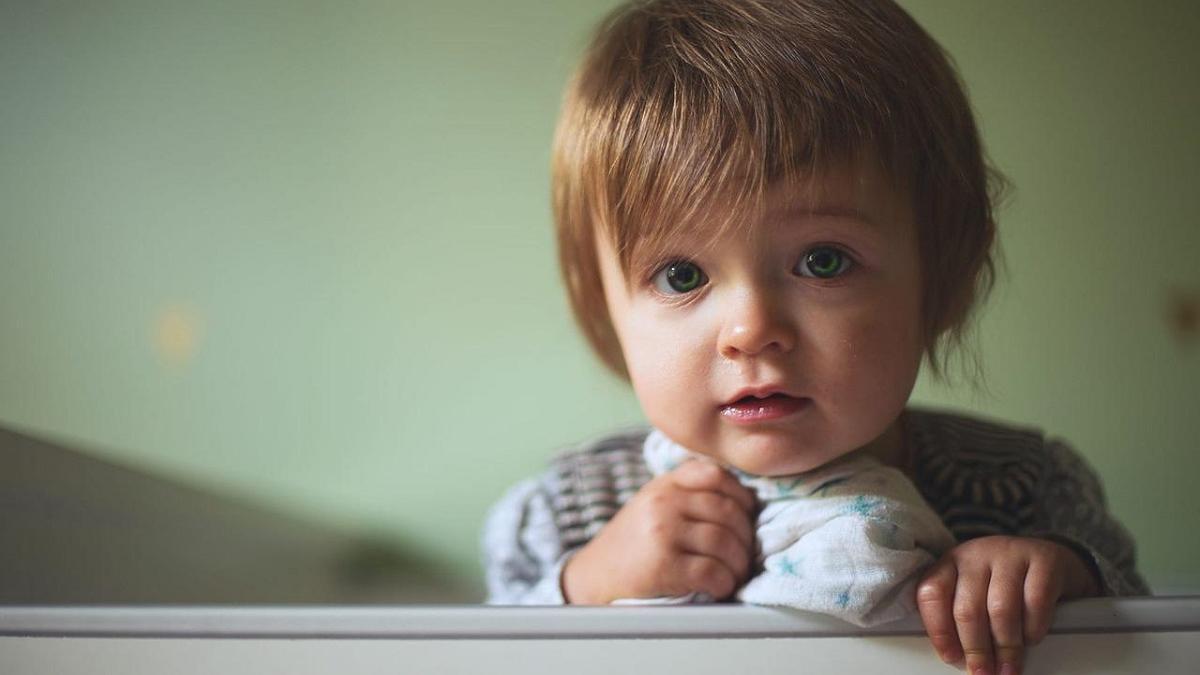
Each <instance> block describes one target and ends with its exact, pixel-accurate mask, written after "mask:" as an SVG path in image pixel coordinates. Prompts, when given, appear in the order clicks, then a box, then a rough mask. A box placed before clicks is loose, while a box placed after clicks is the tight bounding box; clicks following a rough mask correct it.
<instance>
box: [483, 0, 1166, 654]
mask: <svg viewBox="0 0 1200 675" xmlns="http://www.w3.org/2000/svg"><path fill="white" fill-rule="evenodd" d="M993 184H994V179H993V174H992V172H991V171H990V170H989V168H988V166H987V164H986V162H985V160H984V157H983V152H982V149H981V144H980V140H979V135H978V132H977V130H976V127H975V122H974V119H973V116H972V114H971V110H970V106H969V104H968V102H967V99H966V97H965V94H964V92H963V89H962V86H961V84H960V83H959V80H958V77H957V75H956V73H955V72H954V70H953V68H952V67H951V65H950V63H949V61H948V59H947V57H946V56H945V54H944V53H943V52H942V50H941V49H940V48H939V46H938V45H937V44H936V43H935V42H934V41H933V40H932V39H931V38H930V37H929V36H928V35H927V34H926V33H925V32H924V31H923V30H922V29H921V28H920V27H919V26H918V25H917V24H916V23H915V22H914V21H913V20H912V18H911V17H909V16H908V15H907V14H906V13H905V12H904V11H903V10H902V9H901V8H899V7H898V6H896V5H895V4H894V3H893V2H890V1H889V0H872V1H866V0H845V1H837V0H821V1H815V0H779V1H774V2H768V1H765V0H757V1H755V0H673V1H672V0H663V1H657V2H656V1H650V2H641V1H639V2H633V3H630V4H628V5H625V6H622V7H620V8H618V9H617V10H616V11H615V12H614V13H613V14H612V15H611V16H610V17H609V18H608V19H607V20H606V21H604V22H603V23H602V25H601V26H600V28H599V30H598V32H597V34H596V36H595V37H594V39H593V41H592V44H591V46H590V48H589V49H588V51H587V53H586V54H585V56H584V58H583V61H582V63H581V64H580V66H579V68H578V70H577V71H576V73H575V76H574V77H573V79H572V81H571V83H570V84H569V86H568V91H567V95H566V98H565V102H564V107H563V111H562V116H561V119H560V123H559V128H558V131H557V133H556V138H555V143H554V151H553V198H554V213H555V221H556V225H557V234H558V245H559V259H560V264H561V268H562V272H563V278H564V281H565V283H566V286H567V291H568V295H569V297H570V300H571V304H572V307H573V309H574V311H575V315H576V319H577V320H578V322H579V325H580V327H581V328H582V330H583V333H584V335H585V336H586V338H587V339H588V341H589V342H590V344H591V346H592V347H593V349H594V350H595V351H596V353H597V354H598V355H599V357H600V358H601V360H602V361H603V362H604V363H605V364H606V365H607V366H608V367H609V368H610V369H611V370H612V371H613V372H615V373H617V374H618V375H620V376H621V377H623V378H626V379H627V380H628V381H629V382H630V383H631V384H632V386H633V390H634V393H635V394H636V396H637V398H638V401H639V403H640V404H641V407H642V410H643V412H644V413H645V415H646V417H647V418H648V420H649V421H650V423H651V425H652V427H653V429H638V430H631V431H626V432H622V433H617V434H613V435H610V436H607V437H604V438H600V439H597V440H595V441H592V442H590V443H587V444H584V445H583V446H581V447H579V448H577V449H575V450H574V451H572V452H569V453H567V454H564V455H562V456H561V457H559V458H558V459H556V460H555V463H554V466H553V467H552V468H551V470H550V471H548V472H547V473H546V474H545V475H543V476H541V477H539V478H535V479H531V480H528V481H526V482H524V483H521V484H519V485H518V486H516V487H515V488H513V489H512V490H511V491H510V492H509V493H508V494H507V495H506V496H505V497H504V498H503V499H502V500H501V501H500V503H498V504H497V505H496V507H495V508H493V510H492V512H491V514H490V515H489V518H488V522H487V524H486V527H485V534H484V548H485V557H486V565H487V576H488V585H489V590H490V598H489V599H490V601H491V602H493V603H509V604H558V603H564V602H566V603H574V604H606V603H610V602H613V601H615V600H622V601H628V600H637V599H655V598H659V599H661V598H680V597H690V598H698V597H709V598H713V599H717V600H721V599H728V598H731V597H733V596H734V595H735V594H737V593H739V589H740V590H741V593H740V594H739V597H742V598H745V595H746V593H745V591H747V590H749V589H752V588H754V587H755V584H756V580H758V579H759V578H760V577H761V576H762V575H764V574H769V573H772V572H775V573H779V574H783V575H785V576H786V575H787V568H786V565H785V566H784V568H781V567H780V566H779V564H778V563H774V564H768V563H767V562H766V555H765V554H766V553H767V552H768V549H769V547H768V546H767V543H768V542H767V541H766V539H767V537H766V534H767V533H766V532H765V531H764V525H765V524H764V522H763V520H764V519H763V517H762V515H761V514H760V513H759V510H760V506H762V507H763V513H765V512H766V509H769V508H770V507H771V505H770V504H769V503H768V504H765V505H760V503H759V502H760V501H762V497H763V494H762V493H761V492H758V490H757V487H755V485H756V483H755V481H757V480H775V481H778V480H780V479H781V478H784V479H786V478H785V477H803V476H813V475H818V474H820V473H821V472H828V471H831V470H834V469H836V468H837V467H839V466H842V467H844V466H853V467H858V468H856V469H855V471H854V472H852V473H853V475H856V476H857V475H862V476H869V475H870V471H875V470H876V468H877V467H885V468H889V467H890V469H891V470H894V471H891V472H890V473H887V474H886V480H885V481H884V482H885V483H886V484H887V487H884V486H883V485H882V484H881V485H880V486H878V489H879V490H881V491H882V492H881V493H880V494H875V493H872V492H871V491H870V490H871V485H870V481H864V482H862V483H861V485H857V484H856V489H858V488H861V491H859V492H857V493H855V494H850V495H848V496H849V497H850V498H852V499H857V498H858V497H862V498H863V499H864V500H866V502H867V503H868V504H869V503H871V502H872V500H874V499H878V498H881V497H882V496H884V495H885V494H892V493H891V492H890V491H891V490H892V489H893V488H895V487H896V486H897V485H903V486H906V487H907V488H908V489H909V493H908V494H909V495H910V496H911V495H912V494H914V493H915V494H919V496H920V498H922V499H923V500H924V501H923V502H921V503H912V502H913V501H918V502H920V500H913V499H906V500H902V501H904V503H905V505H906V506H905V509H906V510H907V511H906V512H907V513H908V514H909V516H911V518H912V519H913V522H926V521H927V518H923V517H922V514H923V513H924V514H928V513H929V511H928V509H932V512H933V513H935V514H936V515H937V517H938V520H939V521H940V522H941V523H942V524H943V525H944V526H945V527H946V528H947V529H948V530H949V532H950V533H951V534H952V535H953V537H954V542H956V543H954V542H949V541H942V542H941V543H939V537H938V536H937V535H936V534H932V535H929V536H924V535H920V536H918V533H917V532H916V531H915V530H913V531H910V532H908V533H907V535H906V536H900V537H896V538H893V540H890V541H889V540H887V538H886V537H875V538H874V540H873V541H875V542H876V543H879V542H882V543H883V544H884V548H887V549H890V550H896V551H910V552H916V553H921V552H924V553H925V554H927V560H926V562H929V561H934V560H935V557H936V556H935V554H937V553H939V552H940V551H941V549H943V548H945V547H946V546H950V544H951V543H954V545H953V546H950V548H949V550H948V551H946V552H945V553H944V555H941V556H940V557H936V562H934V563H933V564H932V565H930V566H929V567H928V568H927V569H924V571H923V572H922V571H921V570H919V569H918V570H915V571H913V570H909V572H906V573H904V574H897V575H893V576H890V577H886V578H883V579H882V582H881V583H878V584H876V586H875V587H874V588H873V589H869V590H872V592H871V593H864V594H862V595H861V596H859V597H860V599H862V603H861V604H860V606H859V608H858V609H859V610H860V611H859V613H858V615H857V616H858V617H859V618H858V620H859V622H860V623H868V622H871V620H872V619H871V617H872V616H876V617H879V616H885V617H886V618H894V616H895V614H896V613H895V612H894V611H892V610H888V611H887V612H884V613H883V614H875V615H872V614H871V611H872V608H874V607H883V606H884V604H887V603H886V601H887V599H888V598H892V599H896V598H899V599H900V601H901V602H902V603H904V602H906V603H907V606H908V607H916V609H917V610H918V611H919V612H920V616H921V619H922V621H923V623H924V625H925V627H926V630H927V632H928V634H929V636H930V638H931V640H932V642H933V646H934V648H935V649H936V650H937V651H938V653H939V655H940V656H941V657H942V658H943V659H944V660H946V661H947V662H952V663H963V664H964V665H966V666H967V667H968V668H970V669H971V671H972V672H1012V673H1015V672H1019V671H1020V668H1021V663H1022V657H1023V648H1024V646H1025V645H1028V644H1034V643H1036V642H1038V641H1039V640H1040V639H1041V638H1042V637H1043V636H1044V635H1045V633H1046V631H1047V630H1048V627H1049V624H1050V620H1051V618H1052V615H1053V610H1054V606H1055V604H1056V603H1057V601H1058V600H1060V599H1063V598H1072V597H1083V596H1089V595H1098V594H1114V595H1115V594H1135V593H1144V592H1145V586H1144V584H1143V582H1142V581H1141V579H1140V577H1139V576H1138V574H1137V572H1136V569H1135V564H1134V556H1133V542H1132V540H1131V539H1130V537H1129V535H1128V534H1127V532H1126V531H1125V530H1124V529H1123V528H1122V527H1121V526H1120V525H1119V524H1118V523H1117V522H1116V521H1115V520H1114V519H1113V518H1112V517H1111V516H1110V515H1109V514H1108V512H1107V509H1106V506H1105V503H1104V498H1103V493H1102V490H1101V488H1100V485H1099V483H1098V481H1097V479H1096V477H1095V475H1094V473H1093V472H1092V471H1091V470H1090V469H1089V468H1088V467H1087V465H1086V464H1085V463H1084V462H1083V461H1082V460H1081V459H1080V458H1079V457H1078V456H1077V455H1076V454H1075V453H1074V452H1073V451H1072V450H1071V449H1070V448H1069V447H1068V446H1067V445H1066V444H1065V443H1063V442H1062V441H1058V440H1054V439H1048V438H1046V437H1044V436H1043V435H1042V434H1041V433H1040V432H1038V431H1036V430H1031V429H1026V428H1021V427H1014V426H1010V425H1006V424H1001V423H998V422H993V421H987V420H983V419H976V418H971V417H967V416H962V415H955V414H950V413H945V412H937V411H932V410H922V409H918V408H914V407H911V406H908V397H909V395H910V393H911V391H912V387H913V385H914V383H915V380H916V377H917V373H918V370H919V368H920V366H921V363H922V360H923V359H924V361H925V363H926V364H927V365H928V367H929V368H930V369H931V372H932V374H933V375H934V376H935V377H941V376H942V373H943V371H944V369H945V364H946V362H947V349H948V348H954V347H960V346H961V345H962V342H963V337H964V334H965V331H966V328H967V326H968V319H969V317H970V316H971V315H972V311H973V309H974V308H975V307H976V306H977V305H978V304H979V303H980V302H982V299H983V297H984V296H985V295H986V293H987V291H988V289H989V288H990V285H991V281H992V271H993V265H992V257H991V250H992V245H993V240H994V237H995V224H994V220H993V217H992V198H991V191H990V189H989V188H990V187H991V186H992V185H993ZM656 439H660V440H656ZM661 439H665V441H663V440H661ZM660 442H666V443H669V444H671V445H672V446H678V448H679V450H678V451H677V454H678V457H679V458H680V459H687V458H692V457H698V458H699V459H691V460H689V461H681V462H679V463H678V464H677V465H675V464H674V463H671V466H674V468H671V467H670V466H661V467H657V468H658V469H659V470H658V472H657V475H655V474H654V472H652V471H651V467H650V466H649V465H648V463H647V460H648V458H653V456H654V452H655V451H654V448H655V447H656V446H655V444H656V443H660ZM860 469H861V471H860ZM862 472H866V473H862ZM881 475H883V474H881ZM897 475H898V476H899V479H897ZM748 485H749V487H748ZM756 492H758V494H756ZM793 496H794V497H795V498H796V499H797V500H799V501H804V500H808V499H810V498H811V497H813V496H814V495H813V494H809V493H802V494H799V495H793ZM816 496H819V495H816ZM898 513H899V512H898V511H889V512H887V513H882V514H866V515H868V516H871V517H867V518H863V519H860V520H861V521H863V522H862V523H860V524H861V525H862V526H863V527H866V528H875V530H874V531H884V530H883V529H880V528H883V527H886V525H887V524H888V523H889V522H890V523H892V524H896V525H897V526H899V525H901V524H902V523H901V522H899V521H898V520H897V519H902V518H908V517H909V516H903V517H902V516H899V515H896V514H898ZM906 522H907V521H906ZM756 526H757V527H756ZM934 529H937V528H936V527H935V528H934ZM789 531H790V532H792V536H793V539H794V541H793V542H792V543H796V542H800V541H802V540H803V539H804V536H805V535H804V532H805V530H804V528H789ZM827 541H828V540H827ZM788 545H791V544H788ZM818 548H819V547H818ZM854 555H857V554H854ZM854 555H850V556H849V557H846V558H845V559H844V565H845V566H847V567H852V566H853V565H854V564H855V560H856V559H855V558H854ZM789 560H790V559H789ZM794 563H795V561H790V564H791V565H792V568H791V569H793V570H795V569H798V568H796V566H795V564H794ZM802 569H803V570H804V572H805V575H804V579H806V580H807V581H804V582H802V581H795V582H794V588H793V590H796V589H799V590H801V591H803V589H804V588H805V584H806V583H811V584H816V583H821V582H822V579H821V577H822V576H823V575H831V574H837V573H841V572H844V570H839V569H838V568H837V566H836V565H832V566H831V565H829V564H822V565H819V566H815V567H812V568H808V567H804V568H802ZM905 574H907V576H905ZM868 576H869V575H862V574H859V575H853V574H851V575H850V576H849V577H847V578H853V579H856V580H857V582H864V581H866V582H869V581H870V580H871V579H870V578H867V577H868ZM906 579H911V580H912V581H913V582H914V583H912V584H910V585H908V586H904V585H903V584H904V583H905V581H906ZM897 589H898V590H897ZM889 591H892V594H891V595H890V596H889ZM872 593H873V595H872ZM907 594H911V595H907ZM901 596H904V597H901ZM871 598H874V600H872V599H871ZM880 599H883V600H884V601H885V602H884V604H880V602H879V600H880ZM755 601H756V602H758V601H760V600H758V599H756V600H755ZM849 601H850V599H849V598H848V602H849ZM836 604H840V602H839V603H836ZM902 606H903V605H902ZM834 613H836V612H834ZM847 618H851V619H853V618H854V617H853V616H850V617H847Z"/></svg>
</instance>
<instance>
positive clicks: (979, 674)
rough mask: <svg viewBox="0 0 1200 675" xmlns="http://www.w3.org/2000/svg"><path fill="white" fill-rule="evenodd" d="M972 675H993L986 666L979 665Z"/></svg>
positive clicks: (972, 670)
mask: <svg viewBox="0 0 1200 675" xmlns="http://www.w3.org/2000/svg"><path fill="white" fill-rule="evenodd" d="M971 675H992V669H991V668H988V667H987V666H985V665H978V666H975V667H974V668H972V669H971Z"/></svg>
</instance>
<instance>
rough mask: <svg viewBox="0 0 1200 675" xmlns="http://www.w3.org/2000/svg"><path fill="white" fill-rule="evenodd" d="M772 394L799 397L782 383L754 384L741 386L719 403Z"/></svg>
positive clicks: (730, 402)
mask: <svg viewBox="0 0 1200 675" xmlns="http://www.w3.org/2000/svg"><path fill="white" fill-rule="evenodd" d="M772 394H783V395H785V396H791V397H793V398H800V397H799V396H796V394H793V393H792V392H790V391H788V390H787V389H786V388H785V387H784V386H783V385H779V384H764V385H759V386H755V387H743V388H741V389H739V390H737V392H735V393H734V395H733V396H732V397H731V398H729V399H728V400H726V401H725V402H724V403H722V404H721V405H723V406H724V405H733V404H734V403H737V402H738V401H740V400H742V399H744V398H746V397H747V396H753V397H755V398H766V397H768V396H771V395H772Z"/></svg>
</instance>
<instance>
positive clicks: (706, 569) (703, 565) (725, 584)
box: [673, 554, 738, 600]
mask: <svg viewBox="0 0 1200 675" xmlns="http://www.w3.org/2000/svg"><path fill="white" fill-rule="evenodd" d="M679 564H680V568H681V571H682V572H683V574H682V575H681V577H682V581H683V583H684V586H685V587H684V588H679V589H677V590H675V591H673V592H674V593H676V594H683V593H689V592H694V591H699V592H701V593H707V594H708V595H710V596H712V598H713V599H714V600H724V599H725V598H728V597H729V596H730V595H733V592H734V591H735V590H736V589H737V587H738V583H737V578H736V577H734V575H733V572H731V571H730V570H729V568H728V567H726V566H725V564H724V563H722V562H721V561H719V560H717V559H716V558H711V557H709V556H705V555H694V554H687V555H684V556H683V558H682V559H681V560H680V561H679Z"/></svg>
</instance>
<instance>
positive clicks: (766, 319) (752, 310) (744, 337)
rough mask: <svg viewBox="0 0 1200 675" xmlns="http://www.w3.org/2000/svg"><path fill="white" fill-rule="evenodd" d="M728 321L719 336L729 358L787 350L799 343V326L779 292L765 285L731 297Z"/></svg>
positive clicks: (727, 313) (721, 348) (720, 346)
mask: <svg viewBox="0 0 1200 675" xmlns="http://www.w3.org/2000/svg"><path fill="white" fill-rule="evenodd" d="M728 303H729V305H728V306H727V307H726V315H725V321H724V323H723V325H722V326H721V332H720V335H719V336H718V338H717V341H718V345H717V348H718V351H719V352H720V353H721V356H723V357H725V358H727V359H738V358H746V357H754V356H759V355H761V354H764V353H768V352H772V351H778V352H780V353H787V352H790V351H791V350H792V348H793V347H795V345H796V328H795V326H794V324H793V322H792V318H791V315H790V314H789V312H788V311H787V309H786V307H785V306H784V301H783V299H782V298H780V297H779V294H777V293H772V292H771V291H770V290H767V289H761V288H746V289H741V290H739V291H738V292H737V293H736V294H734V295H733V297H731V298H729V299H728Z"/></svg>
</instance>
